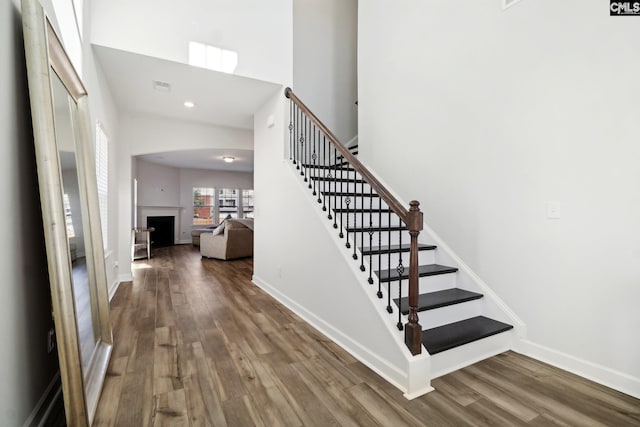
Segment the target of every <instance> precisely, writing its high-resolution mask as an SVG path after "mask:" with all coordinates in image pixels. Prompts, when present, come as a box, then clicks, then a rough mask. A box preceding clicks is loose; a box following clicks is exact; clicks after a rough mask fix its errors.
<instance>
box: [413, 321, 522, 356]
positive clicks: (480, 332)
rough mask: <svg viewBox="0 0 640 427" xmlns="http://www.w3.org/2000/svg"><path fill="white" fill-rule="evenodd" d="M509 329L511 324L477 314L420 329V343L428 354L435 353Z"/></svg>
mask: <svg viewBox="0 0 640 427" xmlns="http://www.w3.org/2000/svg"><path fill="white" fill-rule="evenodd" d="M509 329H513V326H511V325H508V324H506V323H502V322H498V321H497V320H493V319H490V318H488V317H484V316H477V317H472V318H470V319H466V320H461V321H459V322H454V323H449V324H448V325H443V326H438V327H437V328H432V329H427V330H425V331H422V344H423V345H424V346H425V348H426V349H427V351H428V352H429V354H437V353H440V352H442V351H446V350H450V349H452V348H456V347H460V346H461V345H465V344H469V343H471V342H474V341H478V340H480V339H482V338H486V337H490V336H492V335H496V334H499V333H501V332H505V331H508V330H509Z"/></svg>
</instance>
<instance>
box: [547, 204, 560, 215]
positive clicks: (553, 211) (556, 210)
mask: <svg viewBox="0 0 640 427" xmlns="http://www.w3.org/2000/svg"><path fill="white" fill-rule="evenodd" d="M547 218H549V219H560V202H559V201H557V200H549V201H548V202H547Z"/></svg>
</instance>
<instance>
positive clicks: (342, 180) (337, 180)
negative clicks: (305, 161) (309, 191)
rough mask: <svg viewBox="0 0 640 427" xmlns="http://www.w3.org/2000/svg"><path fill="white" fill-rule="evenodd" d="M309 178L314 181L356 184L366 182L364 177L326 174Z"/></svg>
mask: <svg viewBox="0 0 640 427" xmlns="http://www.w3.org/2000/svg"><path fill="white" fill-rule="evenodd" d="M311 179H313V180H314V181H330V182H351V183H356V184H366V183H367V181H365V180H364V179H349V178H334V177H327V176H312V177H311Z"/></svg>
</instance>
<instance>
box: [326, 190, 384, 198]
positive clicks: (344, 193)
mask: <svg viewBox="0 0 640 427" xmlns="http://www.w3.org/2000/svg"><path fill="white" fill-rule="evenodd" d="M322 194H324V195H325V196H340V197H363V196H364V197H380V196H379V195H378V194H377V193H373V194H369V193H352V192H348V191H323V192H322Z"/></svg>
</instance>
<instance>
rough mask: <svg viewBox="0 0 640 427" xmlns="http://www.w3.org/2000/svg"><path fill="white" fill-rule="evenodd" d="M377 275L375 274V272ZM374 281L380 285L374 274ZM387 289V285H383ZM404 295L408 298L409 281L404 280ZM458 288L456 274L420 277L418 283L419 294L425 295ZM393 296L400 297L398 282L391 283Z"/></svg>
mask: <svg viewBox="0 0 640 427" xmlns="http://www.w3.org/2000/svg"><path fill="white" fill-rule="evenodd" d="M374 273H375V272H374ZM373 278H374V280H375V282H376V284H377V283H378V279H377V276H376V275H375V274H374V277H373ZM382 285H383V286H384V289H385V293H386V289H387V284H386V283H383V284H382ZM401 286H402V295H403V296H407V295H408V292H409V279H403V280H402V285H401ZM455 287H456V273H447V274H436V275H435V276H425V277H420V278H419V281H418V292H419V293H421V294H423V293H427V292H436V291H443V290H445V289H451V288H455ZM391 296H392V297H393V298H397V297H398V282H397V281H396V282H391Z"/></svg>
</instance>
